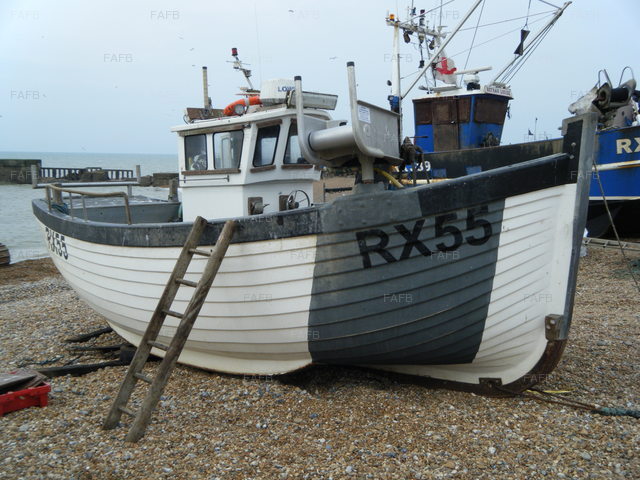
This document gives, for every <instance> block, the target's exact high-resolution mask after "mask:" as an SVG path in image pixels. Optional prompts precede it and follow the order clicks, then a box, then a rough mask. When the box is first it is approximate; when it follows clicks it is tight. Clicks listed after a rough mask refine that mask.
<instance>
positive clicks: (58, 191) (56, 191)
mask: <svg viewBox="0 0 640 480" xmlns="http://www.w3.org/2000/svg"><path fill="white" fill-rule="evenodd" d="M45 188H46V189H47V205H48V206H49V211H51V205H52V204H55V203H58V204H61V203H63V199H62V194H63V193H68V194H69V197H68V199H69V215H71V218H75V217H74V215H73V194H76V195H80V198H81V201H82V213H83V216H84V221H85V222H87V221H88V220H89V219H88V218H87V204H86V202H85V197H122V198H123V200H124V211H125V215H126V217H127V223H128V224H129V225H131V208H130V206H129V195H128V194H126V193H125V192H102V193H100V192H85V191H83V190H75V189H72V188H63V187H58V186H56V185H46V186H45ZM52 190H53V194H52V192H51V191H52ZM52 197H53V200H52ZM52 202H53V203H52Z"/></svg>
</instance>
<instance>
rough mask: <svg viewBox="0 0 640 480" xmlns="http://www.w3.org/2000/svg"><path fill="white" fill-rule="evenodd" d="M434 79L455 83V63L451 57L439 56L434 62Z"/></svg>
mask: <svg viewBox="0 0 640 480" xmlns="http://www.w3.org/2000/svg"><path fill="white" fill-rule="evenodd" d="M434 70H435V77H436V79H438V80H440V81H441V82H443V83H450V84H456V83H457V82H456V75H455V73H456V70H457V68H456V64H455V62H454V61H453V59H452V58H447V57H445V56H442V55H441V56H439V57H438V58H437V59H436V61H435V62H434Z"/></svg>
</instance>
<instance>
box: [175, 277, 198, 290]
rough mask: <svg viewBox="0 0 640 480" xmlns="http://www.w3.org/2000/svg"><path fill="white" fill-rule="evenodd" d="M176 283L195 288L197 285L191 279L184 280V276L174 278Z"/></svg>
mask: <svg viewBox="0 0 640 480" xmlns="http://www.w3.org/2000/svg"><path fill="white" fill-rule="evenodd" d="M176 283H179V284H181V285H186V286H187V287H193V288H196V287H197V286H198V283H197V282H192V281H191V280H185V279H184V278H176Z"/></svg>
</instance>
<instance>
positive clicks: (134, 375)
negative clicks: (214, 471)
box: [103, 217, 236, 442]
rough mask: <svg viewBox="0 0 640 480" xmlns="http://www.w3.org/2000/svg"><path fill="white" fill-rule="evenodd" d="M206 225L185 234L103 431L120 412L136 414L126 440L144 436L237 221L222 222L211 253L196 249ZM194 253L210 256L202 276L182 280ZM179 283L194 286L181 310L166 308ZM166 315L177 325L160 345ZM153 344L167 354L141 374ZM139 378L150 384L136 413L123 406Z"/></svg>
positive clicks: (115, 421) (114, 422)
mask: <svg viewBox="0 0 640 480" xmlns="http://www.w3.org/2000/svg"><path fill="white" fill-rule="evenodd" d="M206 226H207V221H206V220H205V219H204V218H202V217H198V218H196V220H195V221H194V222H193V228H192V229H191V232H190V233H189V236H188V237H187V240H186V242H185V244H184V247H183V248H182V252H180V256H179V257H178V260H177V261H176V265H175V267H174V268H173V272H172V273H171V276H170V277H169V281H168V282H167V285H166V287H165V289H164V292H163V293H162V296H161V297H160V300H159V301H158V306H157V307H156V310H155V311H154V312H153V316H152V317H151V321H150V322H149V325H148V326H147V330H146V331H145V333H144V336H143V337H142V340H140V345H138V349H137V350H136V354H135V356H134V357H133V360H132V361H131V365H130V366H129V369H128V370H127V375H126V376H125V378H124V380H123V381H122V385H120V391H119V392H118V396H117V397H116V399H115V400H114V402H113V405H112V406H111V410H110V411H109V414H108V415H107V418H106V419H105V421H104V425H103V428H104V429H105V430H109V429H112V428H115V427H116V425H118V422H119V421H120V417H121V416H122V414H123V413H126V414H127V415H131V416H132V417H135V419H134V421H133V424H132V425H131V428H130V429H129V433H128V434H127V438H126V440H127V441H128V442H136V441H138V440H139V439H140V438H141V437H142V436H143V435H144V432H145V430H146V428H147V426H148V425H149V422H150V421H151V415H152V413H153V410H154V409H155V407H156V405H157V404H158V401H159V400H160V396H161V395H162V392H163V391H164V388H165V386H166V384H167V382H168V380H169V376H170V375H171V372H172V370H173V368H174V367H175V365H176V362H177V361H178V357H179V356H180V353H181V352H182V349H183V347H184V344H185V343H186V341H187V338H188V337H189V333H190V332H191V329H192V328H193V324H194V323H195V321H196V318H197V317H198V314H199V313H200V309H201V308H202V305H203V304H204V301H205V299H206V297H207V294H208V293H209V289H210V288H211V284H212V283H213V279H214V278H215V276H216V273H218V269H219V268H220V264H221V263H222V259H223V258H224V256H225V254H226V252H227V248H228V247H229V243H230V242H231V237H232V236H233V232H234V229H235V226H236V222H235V221H233V220H228V221H227V222H226V223H225V225H224V228H223V229H222V232H221V233H220V236H219V237H218V241H217V242H216V245H215V249H214V250H213V251H212V252H209V251H206V250H199V249H198V248H197V247H198V245H199V242H200V238H201V237H202V234H203V232H204V230H205V227H206ZM194 254H195V255H204V256H207V257H209V259H208V261H207V265H206V266H205V268H204V272H203V273H202V277H201V278H200V281H199V282H197V283H196V282H192V281H189V280H185V279H184V276H185V274H186V272H187V269H188V267H189V264H190V263H191V260H192V258H193V255H194ZM181 285H184V286H188V287H192V288H195V291H194V292H193V295H192V297H191V300H190V301H189V304H188V305H187V309H186V310H185V311H184V313H179V312H174V311H172V310H169V309H170V308H171V304H172V303H173V300H174V299H175V297H176V294H177V292H178V289H179V288H180V286H181ZM167 315H169V316H172V317H176V318H179V319H180V324H179V326H178V329H177V330H176V333H175V335H174V336H173V339H172V340H171V343H170V344H169V345H163V344H161V343H159V342H157V337H158V334H159V333H160V328H161V327H162V324H163V323H164V320H165V318H166V317H167ZM153 347H155V348H158V349H160V350H164V351H165V352H166V353H165V355H164V358H163V359H162V362H161V363H160V366H159V367H158V371H157V372H156V374H155V376H154V377H153V378H151V377H148V376H147V375H145V374H144V373H142V369H143V368H144V366H145V364H146V363H147V359H148V358H149V354H150V353H151V349H152V348H153ZM138 380H142V381H144V382H147V383H149V384H150V385H151V386H150V387H149V390H148V391H147V394H146V396H145V398H144V401H143V402H142V406H141V407H140V410H138V411H137V413H136V412H134V411H132V410H130V409H129V408H127V406H126V405H127V403H128V401H129V399H130V397H131V394H132V392H133V389H134V387H135V385H136V382H137V381H138Z"/></svg>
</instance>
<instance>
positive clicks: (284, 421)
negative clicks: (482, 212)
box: [0, 248, 640, 480]
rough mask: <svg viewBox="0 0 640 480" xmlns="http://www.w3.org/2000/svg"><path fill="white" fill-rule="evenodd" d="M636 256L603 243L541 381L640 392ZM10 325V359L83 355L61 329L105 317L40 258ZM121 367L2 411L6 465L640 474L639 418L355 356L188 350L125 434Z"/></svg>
mask: <svg viewBox="0 0 640 480" xmlns="http://www.w3.org/2000/svg"><path fill="white" fill-rule="evenodd" d="M632 259H637V255H636V256H634V257H632ZM24 263H26V262H24ZM625 268H626V265H625V262H624V260H623V259H622V257H621V255H620V254H619V253H618V252H615V251H602V250H596V249H591V248H590V251H589V255H588V256H587V257H586V258H584V259H583V262H582V265H581V269H580V275H579V283H578V292H577V296H576V311H575V316H574V322H573V325H572V330H571V338H570V341H569V344H568V347H567V350H566V352H565V355H564V357H563V359H562V361H561V363H560V365H559V366H558V368H557V369H556V370H555V371H554V372H553V373H552V374H550V375H549V376H548V377H547V378H546V379H545V380H544V382H543V383H542V384H541V385H540V387H541V388H543V389H548V390H561V391H566V392H568V393H566V394H564V395H565V396H567V397H568V398H572V399H575V400H580V401H583V402H589V403H596V404H599V405H603V406H617V407H625V408H634V409H638V408H640V389H639V388H638V385H639V384H640V374H639V372H640V355H639V353H640V348H639V346H640V308H639V302H638V292H637V291H636V290H635V287H634V286H633V283H632V281H631V279H630V278H629V276H628V274H626V273H625V272H626V270H625ZM20 269H22V270H20ZM528 300H529V301H533V300H532V299H528ZM536 300H537V301H544V299H536ZM523 301H525V299H524V298H523ZM0 325H1V327H2V328H1V329H0V370H1V371H10V370H12V369H15V368H16V367H19V366H31V367H33V366H37V365H38V364H45V363H46V364H47V365H63V364H65V363H68V362H70V361H74V359H76V357H78V353H77V352H70V351H69V350H67V349H66V344H65V343H64V342H63V340H64V339H65V338H67V337H69V336H72V335H74V334H77V333H79V332H88V331H91V330H93V329H97V328H100V327H102V326H104V321H103V319H102V318H101V317H100V316H99V315H98V314H97V313H95V312H93V311H92V310H91V309H89V308H88V307H87V306H86V305H84V304H83V303H82V302H81V301H80V300H79V299H78V297H77V296H76V294H75V293H74V292H73V290H71V289H70V288H69V286H68V285H67V284H66V283H65V282H64V280H62V279H61V278H60V277H59V276H57V275H56V274H55V273H53V269H52V266H51V264H50V261H49V260H42V261H35V262H29V264H27V267H25V266H24V265H23V266H20V264H17V265H12V266H10V267H4V268H2V269H0ZM119 341H120V340H119V339H118V338H117V337H116V336H115V334H113V333H112V334H109V336H105V337H102V338H100V339H98V340H97V341H96V342H97V343H98V344H113V343H118V342H119ZM99 360H100V358H99V357H95V358H92V357H89V356H84V357H82V358H79V359H77V360H76V361H79V362H83V363H90V362H92V361H99ZM151 368H153V367H151ZM124 373H125V368H124V367H117V368H109V369H104V370H101V371H97V372H93V373H90V374H88V375H85V376H82V377H58V378H54V379H52V380H51V385H52V392H51V395H50V403H49V406H47V407H45V408H29V409H25V410H21V411H17V412H13V413H9V414H7V415H5V416H4V417H2V418H0V444H1V445H2V456H1V458H0V479H18V478H20V479H41V478H52V479H78V480H86V479H96V480H97V479H101V480H102V479H127V480H132V479H206V480H212V479H272V478H273V479H286V478H289V479H330V478H333V479H342V478H354V479H365V478H372V479H427V478H458V479H459V478H462V479H477V478H487V479H494V478H495V479H503V478H513V479H521V478H554V479H555V478H603V479H610V478H629V479H635V478H640V422H639V421H638V420H636V419H633V418H629V417H603V416H599V415H596V414H592V413H588V412H584V411H578V410H574V409H572V408H569V407H564V406H561V405H552V404H547V403H538V402H536V401H533V400H528V399H522V398H502V399H492V398H486V397H480V396H475V395H472V394H468V393H462V392H453V391H447V390H433V389H427V388H425V387H424V386H420V385H416V384H412V383H406V381H405V379H404V378H402V377H397V376H394V375H390V374H384V373H380V372H375V371H369V370H362V369H355V368H347V367H344V368H341V367H323V366H318V367H313V368H309V369H306V370H304V371H301V372H298V373H296V374H292V375H287V376H284V377H244V378H243V377H239V376H231V375H221V374H217V373H210V372H205V371H202V370H196V369H193V368H190V367H184V366H178V367H177V368H176V370H175V371H174V374H173V376H172V378H171V379H170V381H169V384H168V387H167V389H166V391H165V393H164V396H163V398H162V401H161V404H160V405H159V407H158V409H157V410H156V412H155V414H154V417H153V421H152V423H151V425H150V427H149V429H148V430H147V435H146V436H145V437H144V438H143V439H142V440H141V441H140V442H139V443H137V444H128V443H126V442H124V437H125V435H126V429H125V428H124V427H123V428H118V429H116V430H112V431H103V430H102V429H101V423H102V421H103V419H104V418H105V415H106V413H107V411H108V409H109V407H110V405H111V402H112V401H113V397H114V395H115V394H116V392H117V388H118V385H119V383H120V381H121V379H122V378H123V375H124ZM123 421H124V422H125V423H126V422H128V421H129V420H128V419H124V420H123Z"/></svg>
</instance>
